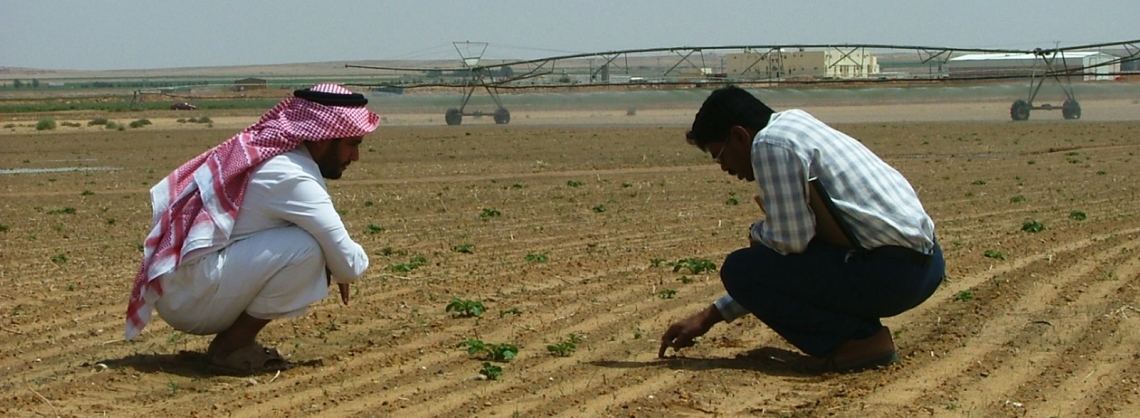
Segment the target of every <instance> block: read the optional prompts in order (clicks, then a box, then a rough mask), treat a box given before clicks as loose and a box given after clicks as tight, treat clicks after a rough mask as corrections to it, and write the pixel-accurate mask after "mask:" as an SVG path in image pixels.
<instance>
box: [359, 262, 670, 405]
mask: <svg viewBox="0 0 1140 418" xmlns="http://www.w3.org/2000/svg"><path fill="white" fill-rule="evenodd" d="M592 285H593V286H604V285H605V282H604V281H599V282H595V283H593V284H592ZM583 292H584V293H587V294H597V293H600V291H598V290H593V291H591V289H586V290H583ZM623 293H625V294H626V295H625V296H621V297H620V299H619V300H622V301H628V300H630V299H634V300H638V299H640V301H639V302H632V303H625V304H622V303H620V302H619V303H617V304H618V305H624V306H626V307H632V308H633V309H634V310H635V311H641V312H646V313H652V312H657V311H656V310H654V309H651V308H640V307H639V306H640V305H652V304H654V303H656V302H655V301H654V300H653V299H651V297H646V295H643V294H641V295H639V293H640V292H639V291H637V290H625V291H624V292H623ZM546 300H550V298H546ZM615 306H616V305H615ZM677 309H684V310H688V309H692V308H688V307H684V306H682V307H679V308H676V309H674V310H677ZM562 310H564V311H571V312H577V311H579V309H578V308H577V307H576V306H563V308H562ZM667 313H673V310H671V311H667ZM532 316H533V315H529V316H527V317H525V318H526V319H530V318H531V317H532ZM607 316H608V315H607V314H603V315H600V316H595V317H591V318H585V317H583V316H579V317H578V321H579V322H580V325H571V324H567V325H562V328H561V331H560V332H558V333H557V335H565V334H566V333H567V331H569V332H575V333H579V334H582V335H589V334H593V333H596V332H595V331H596V330H597V329H601V328H603V327H605V328H606V329H607V332H606V333H610V334H611V335H612V333H611V332H609V331H611V330H612V328H618V327H624V326H628V325H626V324H625V323H623V322H622V318H620V317H618V316H615V317H614V318H612V319H599V318H606V317H607ZM573 317H574V315H573V314H569V315H564V316H562V317H557V318H555V320H551V321H541V322H542V323H543V324H546V326H545V327H539V328H536V327H534V326H533V321H524V323H523V324H522V325H521V326H522V327H527V328H530V329H532V330H533V331H531V332H532V333H534V334H537V335H541V334H544V333H546V334H549V333H550V332H547V331H548V330H549V328H551V327H554V326H558V324H557V323H558V322H559V321H560V320H569V319H570V318H573ZM587 321H593V323H594V324H595V325H591V326H585V327H583V326H582V325H581V323H584V322H587ZM516 325H517V324H516ZM506 331H508V332H514V330H513V329H508V330H506ZM502 333H503V332H497V333H491V334H486V335H483V339H484V340H486V341H496V340H495V339H493V338H496V337H497V336H500V335H502ZM587 344H588V342H587ZM520 345H522V346H523V347H524V349H526V348H525V347H544V346H545V343H537V342H533V341H530V342H528V341H522V342H521V343H520ZM626 349H627V348H626V347H622V346H618V347H615V348H613V349H610V350H608V351H595V350H591V351H590V352H589V354H590V355H604V354H608V353H610V352H616V351H621V350H626ZM453 351H454V350H453ZM533 351H539V352H540V353H541V352H542V351H541V348H537V349H533ZM544 354H545V353H543V354H540V355H538V356H539V357H542V358H549V360H547V361H539V362H538V363H533V362H528V361H526V359H527V356H524V358H522V359H516V360H515V361H512V362H511V363H510V364H508V365H505V366H504V368H505V369H508V370H509V369H512V368H519V369H521V370H522V373H526V374H528V375H546V374H549V373H552V372H555V371H558V370H559V369H560V368H561V367H562V364H563V363H565V359H558V358H551V357H549V356H547V355H544ZM582 354H584V353H583V352H582V351H579V354H576V355H575V357H576V358H577V359H579V360H580V358H581V357H582ZM459 357H460V359H459V360H457V361H453V362H467V361H470V359H469V358H468V356H467V355H466V354H463V355H461V356H459ZM431 364H432V367H431V368H435V367H437V366H439V365H440V363H439V362H432V363H431ZM507 366H509V367H507ZM571 377H573V376H571ZM539 381H542V380H541V379H540V380H539ZM463 383H465V382H462V381H461V382H436V383H435V384H432V385H430V386H429V387H426V388H425V387H424V385H423V384H420V385H418V386H416V387H414V388H409V389H405V390H404V391H402V392H393V393H385V396H383V397H380V398H372V399H369V400H368V401H366V402H363V403H361V402H353V403H352V404H351V405H352V408H360V409H359V410H356V409H352V408H350V410H349V411H347V412H360V411H363V410H367V409H372V408H374V407H376V406H377V405H378V404H381V405H382V404H384V403H388V404H390V405H394V404H397V403H398V401H399V400H400V399H401V398H407V399H410V398H411V396H410V395H412V394H416V395H418V396H425V397H426V398H427V399H430V401H431V402H439V401H441V400H448V401H449V402H444V404H450V403H451V402H450V401H456V400H459V399H461V398H462V397H464V396H467V395H466V394H465V393H464V392H462V391H454V390H448V389H454V386H456V385H460V384H463ZM544 383H545V382H544ZM371 385H372V386H381V385H383V386H393V387H399V386H402V385H400V384H398V382H390V381H376V380H375V379H373V383H372V384H371ZM530 388H531V389H534V386H531V387H530ZM357 389H361V388H357ZM408 390H411V391H412V392H408ZM518 390H521V389H518ZM365 391H367V392H376V391H378V390H365ZM441 391H442V392H444V393H452V392H454V393H455V394H454V395H450V396H448V395H445V396H442V397H440V396H432V394H433V393H438V392H441ZM554 395H555V394H554V393H553V392H549V393H546V394H544V396H549V397H551V398H553V397H554ZM456 404H457V407H462V404H461V403H459V402H456Z"/></svg>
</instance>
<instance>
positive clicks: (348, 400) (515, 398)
mask: <svg viewBox="0 0 1140 418" xmlns="http://www.w3.org/2000/svg"><path fill="white" fill-rule="evenodd" d="M995 106H996V107H999V108H1000V107H1002V106H1007V105H1000V104H999V105H995ZM1088 106H1089V107H1088V108H1095V106H1096V104H1095V103H1090V104H1089V105H1088ZM962 109H966V110H961V111H964V112H968V111H972V110H969V109H971V108H970V107H964V108H962ZM693 111H694V110H692V109H690V110H686V111H678V112H677V114H684V115H686V116H685V118H688V117H691V114H692V113H693ZM866 111H867V110H866V109H862V108H853V109H849V112H851V113H843V112H842V109H834V113H831V114H828V113H827V112H828V111H827V110H826V109H824V110H821V113H824V114H827V115H828V116H827V117H825V119H828V120H837V121H842V122H852V121H853V120H866V119H864V115H865V114H866V113H860V112H866ZM643 113H645V112H643ZM872 113H874V114H882V113H881V112H872ZM1090 114H1095V113H1090ZM842 115H847V116H846V117H844V116H842ZM623 116H624V115H623ZM623 116H613V117H609V118H610V119H615V118H619V117H623ZM943 116H945V115H942V114H939V115H938V116H936V117H937V118H941V117H943ZM998 116H1002V115H997V116H995V117H994V118H993V119H994V120H992V121H985V122H976V123H967V122H961V121H948V122H930V121H923V122H905V121H903V122H900V121H888V122H883V121H874V122H867V123H859V124H849V123H845V124H841V125H840V128H842V129H844V130H846V131H848V132H850V133H852V134H853V135H854V136H856V137H857V138H861V139H862V140H864V142H865V143H866V144H867V145H868V146H869V147H870V148H871V149H872V150H874V151H875V152H876V153H878V154H879V155H881V156H883V157H884V158H885V159H886V160H888V161H889V162H890V163H891V164H893V165H894V166H895V167H897V168H898V169H899V170H900V171H901V172H902V173H903V174H904V175H906V176H907V177H908V179H910V180H911V182H912V184H914V185H915V187H916V189H917V190H918V191H919V194H920V196H921V198H922V199H923V202H924V205H925V206H926V208H927V210H928V211H929V212H930V213H931V215H932V217H933V218H934V220H935V223H936V225H937V230H938V235H939V239H940V241H941V242H942V244H943V247H944V248H945V252H946V257H947V266H948V277H947V280H946V283H945V285H944V286H943V288H942V289H940V290H939V291H938V292H937V293H936V294H935V295H934V297H933V298H932V299H931V300H930V301H928V302H927V303H926V304H924V305H922V306H920V307H919V308H917V309H915V310H913V311H910V312H907V313H905V314H903V315H900V316H898V317H894V318H888V319H886V320H885V321H884V322H885V323H886V324H887V325H888V326H890V327H891V328H892V330H893V331H894V333H895V338H896V342H897V343H898V345H899V346H900V349H901V351H902V354H903V355H904V358H903V362H902V364H901V365H899V366H894V367H891V368H889V369H885V370H877V371H868V372H863V373H858V374H850V375H827V376H807V375H800V374H797V373H795V372H793V371H792V370H791V369H790V368H789V367H788V366H787V364H786V362H787V361H789V360H790V359H792V358H793V357H794V353H793V351H794V350H793V349H792V348H791V347H790V346H788V345H787V344H785V343H784V342H783V341H782V340H780V338H779V337H778V336H776V335H775V334H774V333H772V332H771V331H770V330H768V329H767V328H765V327H764V326H763V325H762V324H760V323H759V322H758V321H756V320H755V319H754V318H748V319H744V320H741V321H738V322H736V323H733V324H731V325H723V324H722V325H719V326H717V327H716V328H714V329H713V331H712V332H710V334H709V335H708V336H707V337H706V338H705V339H704V340H703V341H702V342H701V343H700V344H699V345H698V346H697V347H694V348H692V349H688V350H684V351H682V354H683V356H684V357H683V358H678V359H674V360H668V361H661V360H658V359H656V350H657V345H658V342H657V341H658V338H659V336H660V333H661V332H662V331H663V330H664V328H665V327H666V326H667V325H668V324H669V323H671V322H672V321H674V320H677V319H680V318H682V317H684V316H685V315H688V314H690V313H692V312H694V311H696V310H698V309H701V308H703V307H704V306H707V304H708V303H709V302H711V301H712V300H713V299H714V298H715V297H717V296H719V295H720V294H721V292H722V288H721V286H720V284H719V280H718V278H717V276H716V274H715V273H702V274H691V273H688V272H684V271H682V272H674V271H673V269H672V268H670V267H668V263H669V262H675V261H677V260H680V259H684V258H691V257H692V258H708V259H710V260H712V261H714V262H716V263H717V264H718V265H719V264H720V259H721V258H722V257H723V256H724V255H725V254H727V253H728V252H729V251H731V250H733V249H735V248H736V247H738V246H740V245H743V244H744V243H745V238H744V237H745V233H746V230H747V227H748V225H749V224H750V223H751V222H753V221H754V220H755V218H756V216H757V215H758V214H757V211H756V210H755V209H754V207H753V206H751V205H750V204H748V202H750V201H751V196H752V195H753V194H754V193H755V191H754V190H753V188H752V187H753V186H751V185H750V184H746V183H742V182H737V181H735V180H733V179H730V178H728V176H726V175H724V174H722V173H721V172H719V170H718V169H717V168H716V167H715V166H714V165H713V164H711V163H710V162H709V161H708V156H707V155H704V154H701V153H700V152H699V151H698V150H696V149H694V148H692V147H690V146H688V145H686V144H685V143H684V140H683V132H684V128H683V127H681V125H682V124H683V123H687V122H688V120H681V121H679V122H677V121H675V122H676V123H670V124H663V123H657V122H649V123H642V124H634V125H628V124H627V126H594V125H606V124H607V123H609V122H606V121H608V120H610V119H606V118H603V117H598V118H597V120H593V121H591V120H588V119H589V117H588V116H587V117H584V119H585V123H589V124H590V125H591V126H574V125H573V124H568V123H562V122H557V123H556V124H555V125H543V124H541V123H539V122H538V121H537V120H538V119H539V117H538V116H535V118H534V123H531V124H527V123H526V122H525V121H526V119H523V118H522V116H521V114H520V115H516V118H520V119H518V120H519V122H521V124H519V125H517V126H516V125H508V126H493V125H486V124H481V125H478V124H477V125H464V126H462V127H450V128H448V127H428V126H387V127H383V128H382V129H381V130H379V131H377V133H375V134H374V135H372V136H371V137H369V139H368V140H367V142H366V143H365V146H364V148H365V149H367V152H365V153H364V155H363V156H362V159H361V161H360V162H359V163H357V164H353V166H352V167H351V168H350V169H349V171H348V172H346V175H345V179H344V180H341V181H336V182H332V183H330V191H331V192H332V194H333V196H334V200H335V201H336V204H337V206H338V208H341V209H342V210H343V216H344V218H345V220H346V223H347V224H348V227H349V230H350V232H351V233H353V234H354V236H355V237H356V238H357V240H358V241H360V242H361V243H362V244H363V245H364V246H365V247H366V248H367V249H368V250H369V252H370V254H371V257H372V268H371V269H370V271H369V273H367V274H366V276H365V278H364V279H363V280H362V281H361V282H360V283H359V284H358V285H357V286H356V287H355V289H356V290H355V292H356V293H354V296H353V301H352V302H351V304H350V305H349V306H347V307H345V306H341V305H339V303H338V302H337V300H336V299H335V298H332V297H330V298H328V299H326V300H325V301H323V302H322V303H320V304H318V305H316V306H314V307H313V308H312V309H311V310H310V313H309V314H308V315H307V316H306V317H304V318H301V319H297V320H290V321H280V322H275V323H273V324H270V326H269V327H267V328H266V331H265V332H264V333H263V334H262V335H263V337H264V340H265V341H266V342H267V343H269V344H273V345H276V346H278V347H279V348H281V349H282V351H284V352H286V353H288V354H289V355H290V356H291V358H292V359H294V360H296V361H299V362H301V363H302V366H301V367H299V368H296V369H293V370H290V371H286V372H283V373H281V374H280V375H276V376H274V375H266V376H257V377H255V378H253V379H248V378H235V377H224V376H212V375H210V374H208V373H206V372H204V370H203V369H202V367H200V361H201V359H200V357H199V355H198V354H197V353H199V352H201V351H202V350H203V349H204V348H205V346H206V344H207V343H208V341H209V339H208V337H200V336H191V335H184V334H181V333H178V332H174V331H172V330H171V329H170V328H169V327H168V326H167V325H166V324H164V323H163V322H162V321H161V320H156V321H155V322H154V323H153V324H152V325H151V326H150V327H148V328H147V329H146V331H145V332H144V334H143V335H141V336H140V337H139V338H138V339H137V340H136V341H135V342H131V343H125V342H123V341H122V332H123V328H122V322H123V311H124V309H125V301H126V298H127V295H128V293H129V291H130V281H131V278H132V277H133V273H134V271H135V269H136V268H137V263H138V261H139V258H140V257H141V253H140V252H139V250H138V248H137V245H138V243H139V242H140V241H141V240H142V238H143V237H144V235H145V233H146V231H147V228H148V226H149V221H150V207H149V203H148V201H147V198H146V191H147V189H148V188H149V187H150V185H152V184H153V183H155V182H156V181H157V180H158V179H159V178H160V177H161V176H163V175H165V174H166V173H167V172H169V170H171V169H172V168H174V167H175V166H177V165H178V164H179V163H181V162H183V161H185V160H186V159H188V158H190V157H192V156H194V155H196V154H197V153H199V152H201V151H203V150H205V149H207V148H209V147H210V146H212V145H214V144H216V143H218V142H219V141H221V140H222V139H224V138H226V137H228V136H229V135H232V134H233V133H234V132H235V131H236V129H237V128H240V127H241V126H243V124H248V123H249V122H250V121H249V120H244V119H240V118H238V119H237V120H234V121H228V120H221V121H218V122H216V126H215V127H214V128H213V129H211V128H206V127H204V126H201V125H199V126H189V127H188V126H185V125H180V124H176V123H174V122H173V121H170V120H160V119H159V118H155V125H154V126H152V127H147V128H142V129H137V130H134V129H131V130H127V131H121V132H120V131H102V130H98V129H92V128H87V127H84V128H77V129H75V128H61V129H58V130H57V131H56V132H50V133H47V132H40V133H35V132H24V131H19V132H10V131H8V130H5V131H4V133H0V143H3V145H4V151H3V152H0V168H2V169H15V168H50V167H113V168H114V169H113V170H108V171H65V172H49V173H39V174H0V197H2V202H3V204H2V205H0V225H3V227H2V228H0V229H2V230H3V232H0V286H3V287H4V288H5V289H8V290H7V291H5V292H3V293H0V327H2V330H0V335H3V336H4V337H5V338H3V340H2V342H0V376H3V378H0V415H3V416H13V417H24V416H56V415H59V416H93V415H104V414H105V415H107V416H132V415H133V416H237V417H261V416H307V415H321V416H475V415H480V416H548V415H552V416H638V417H641V416H670V417H671V416H804V417H816V416H844V417H848V416H850V417H880V416H885V417H909V416H974V417H1000V416H1013V417H1021V416H1031V417H1050V416H1058V417H1072V416H1116V417H1134V416H1140V405H1138V403H1140V377H1138V376H1140V373H1138V372H1140V356H1138V354H1137V352H1138V351H1137V347H1140V333H1138V332H1137V329H1138V326H1140V311H1138V310H1137V309H1138V308H1137V307H1136V306H1137V303H1136V300H1137V297H1138V296H1140V295H1138V293H1140V290H1138V289H1137V283H1138V282H1140V240H1137V237H1138V236H1140V216H1138V212H1140V202H1138V201H1137V195H1136V193H1137V186H1136V182H1135V179H1136V178H1137V175H1138V174H1140V169H1137V168H1136V167H1137V166H1140V164H1137V161H1134V159H1135V158H1136V157H1135V156H1134V154H1135V153H1137V152H1140V122H1136V121H1099V122H1098V121H1089V120H1084V121H1062V120H1060V116H1059V115H1057V116H1056V118H1055V119H1053V118H1047V117H1041V118H1036V119H1035V120H1031V121H1029V122H1026V123H1012V122H1007V121H1005V120H1002V119H1001V118H999V117H998ZM399 117H400V116H399V115H391V116H390V118H392V119H398V118H399ZM637 117H638V118H648V117H651V113H646V114H639V115H638V116H637ZM409 118H411V117H410V116H409ZM603 119H604V120H603ZM904 119H905V118H904ZM960 119H969V116H967V117H964V118H960ZM1120 119H1127V118H1126V117H1122V118H1120ZM624 120H628V118H627V119H624ZM900 120H902V119H900ZM937 120H943V119H937ZM955 120H957V119H955ZM987 120H988V119H987ZM395 121H396V120H394V122H395ZM81 122H82V121H81ZM580 122H581V121H580ZM512 123H513V122H512ZM408 124H409V125H412V124H414V123H412V122H408ZM393 125H400V123H393ZM734 201H735V202H737V203H739V204H734ZM69 208H70V209H73V211H72V210H68V209H69ZM491 210H494V211H497V212H498V213H500V215H499V216H490V215H489V214H490V213H492V212H493V211H491ZM71 212H73V213H71ZM1076 212H1081V213H1083V214H1084V215H1085V219H1083V220H1078V219H1079V218H1081V216H1079V214H1078V213H1076ZM484 214H488V216H483V215H484ZM1026 221H1037V222H1040V223H1041V224H1043V225H1044V226H1045V229H1044V230H1043V231H1041V232H1037V233H1029V232H1024V231H1022V226H1023V223H1025V222H1026ZM370 225H372V226H375V227H379V228H383V231H378V228H370V227H369V226H370ZM370 232H372V233H370ZM464 244H472V247H471V253H464V252H458V251H456V247H460V246H463V245H464ZM539 254H543V255H546V258H547V261H544V262H542V261H528V257H527V256H528V255H533V256H532V257H530V258H531V259H532V260H533V259H536V258H541V257H537V256H538V255H539ZM416 256H423V257H424V258H426V260H427V263H426V264H424V265H422V266H420V267H418V268H416V269H414V270H411V271H407V272H404V271H398V270H400V269H399V267H400V265H401V264H405V265H406V264H409V262H410V261H411V260H412V259H413V257H416ZM655 263H656V264H658V265H656V266H654V264H655ZM682 277H684V278H685V279H683V280H682ZM667 290H673V291H675V295H674V296H673V297H668V298H667V297H665V296H668V292H665V291H667ZM455 297H458V298H463V299H474V300H480V301H482V302H483V303H484V304H485V305H486V307H487V311H486V312H485V313H484V314H483V315H482V316H481V317H479V318H460V317H453V316H452V315H450V314H449V313H448V312H445V306H446V305H447V304H448V303H449V301H451V300H452V298H455ZM569 334H575V335H578V336H581V337H582V338H583V341H582V342H580V343H578V344H577V351H576V352H574V353H572V354H571V355H569V356H568V357H557V356H554V355H552V354H551V353H550V352H548V350H547V348H546V347H547V345H550V344H555V343H558V342H560V341H562V340H564V339H565V338H566V337H567V335H569ZM469 338H479V339H481V340H483V341H486V342H489V343H512V344H516V345H518V346H519V347H520V350H519V353H518V357H517V358H515V359H514V360H512V361H510V362H505V363H497V365H499V366H501V367H502V376H501V377H500V378H499V379H498V380H494V381H490V380H480V379H478V378H477V377H478V374H479V373H478V372H479V370H480V369H481V368H482V365H483V363H484V361H485V360H484V359H483V358H482V356H481V355H474V356H473V355H468V354H467V352H466V351H465V350H464V349H463V348H460V347H457V345H458V344H460V343H461V342H463V341H465V340H467V339H469Z"/></svg>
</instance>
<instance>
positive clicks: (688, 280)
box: [677, 276, 693, 284]
mask: <svg viewBox="0 0 1140 418" xmlns="http://www.w3.org/2000/svg"><path fill="white" fill-rule="evenodd" d="M677 281H679V282H681V283H682V284H689V283H692V282H693V278H692V277H689V276H681V277H678V278H677Z"/></svg>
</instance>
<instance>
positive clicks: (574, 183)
mask: <svg viewBox="0 0 1140 418" xmlns="http://www.w3.org/2000/svg"><path fill="white" fill-rule="evenodd" d="M583 184H585V183H582V182H580V181H578V180H570V181H568V182H566V185H567V186H570V187H578V186H581V185H583Z"/></svg>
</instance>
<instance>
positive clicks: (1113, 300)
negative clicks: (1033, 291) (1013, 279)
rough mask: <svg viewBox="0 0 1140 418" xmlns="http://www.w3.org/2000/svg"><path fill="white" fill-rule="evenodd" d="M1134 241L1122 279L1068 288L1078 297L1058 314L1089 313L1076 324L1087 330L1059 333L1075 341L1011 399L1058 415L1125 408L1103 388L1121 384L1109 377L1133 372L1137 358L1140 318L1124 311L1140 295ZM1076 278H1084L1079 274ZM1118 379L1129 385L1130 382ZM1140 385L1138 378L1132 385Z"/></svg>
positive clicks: (1138, 258)
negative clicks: (1130, 315) (1084, 319)
mask: <svg viewBox="0 0 1140 418" xmlns="http://www.w3.org/2000/svg"><path fill="white" fill-rule="evenodd" d="M1134 247H1135V246H1132V247H1128V248H1126V250H1127V251H1121V254H1120V256H1121V257H1122V258H1123V257H1128V259H1127V260H1126V262H1125V263H1123V265H1122V266H1120V267H1119V268H1118V269H1116V270H1115V271H1116V272H1118V273H1119V276H1120V277H1121V279H1119V280H1106V279H1101V278H1096V277H1093V278H1088V279H1089V281H1088V282H1086V283H1088V285H1087V287H1090V288H1093V289H1091V291H1090V290H1086V289H1084V288H1082V287H1081V286H1074V287H1075V288H1076V289H1073V290H1070V291H1069V292H1067V293H1068V294H1073V293H1079V298H1078V299H1077V300H1074V301H1073V304H1074V305H1075V306H1059V307H1058V308H1061V309H1059V310H1060V311H1061V312H1059V313H1058V316H1062V315H1065V314H1068V315H1084V316H1088V317H1089V318H1090V319H1091V321H1089V323H1088V324H1079V325H1076V326H1075V327H1076V328H1079V329H1082V330H1084V332H1082V333H1080V334H1079V335H1077V336H1072V335H1069V336H1061V337H1059V339H1062V340H1071V341H1074V344H1073V345H1069V346H1068V347H1066V348H1064V349H1063V350H1061V351H1059V352H1058V353H1057V355H1056V356H1054V359H1053V360H1054V361H1053V362H1052V363H1051V364H1047V365H1042V366H1041V367H1040V372H1039V374H1038V376H1037V378H1036V379H1035V380H1033V381H1030V382H1027V383H1026V384H1025V385H1022V386H1021V387H1019V388H1018V390H1017V391H1016V392H1015V393H1013V394H1012V395H1011V396H1010V398H1011V399H1018V400H1024V401H1023V404H1024V407H1025V408H1026V410H1033V411H1040V412H1042V413H1047V412H1048V413H1054V414H1055V415H1058V416H1094V415H1097V416H1099V415H1101V414H1103V413H1104V412H1107V411H1113V410H1117V411H1119V410H1120V408H1119V407H1121V406H1123V405H1117V404H1114V402H1112V401H1108V400H1107V399H1105V398H1106V396H1105V393H1103V392H1105V391H1108V390H1112V389H1114V388H1116V386H1117V385H1115V384H1112V383H1116V382H1105V381H1104V379H1105V378H1112V376H1128V375H1129V373H1128V372H1129V369H1128V366H1129V364H1131V363H1134V362H1135V360H1136V359H1137V356H1136V353H1135V350H1136V347H1138V346H1140V333H1137V332H1134V330H1135V328H1136V326H1137V324H1138V323H1140V321H1138V320H1137V318H1136V317H1132V318H1129V317H1128V315H1127V314H1126V313H1125V312H1126V311H1127V310H1128V308H1126V307H1128V306H1131V305H1129V303H1131V302H1133V301H1135V300H1137V296H1138V295H1140V289H1138V288H1137V286H1136V284H1137V282H1140V255H1138V254H1137V252H1135V251H1134V250H1135V248H1134ZM1075 282H1076V283H1074V284H1077V283H1081V281H1080V280H1077V281H1075ZM1097 288H1101V289H1097ZM1063 299H1065V300H1068V297H1064V298H1063ZM1133 309H1134V308H1133ZM1133 312H1134V313H1136V312H1135V311H1133ZM1070 326H1071V327H1072V325H1070ZM1131 370H1137V369H1131ZM1106 383H1109V384H1107V385H1106ZM1119 383H1124V386H1128V384H1127V382H1119ZM1137 388H1140V386H1138V385H1136V384H1135V382H1133V384H1132V385H1131V389H1133V390H1137ZM1134 395H1135V393H1134ZM1107 398H1109V399H1113V398H1115V399H1121V398H1122V397H1107ZM1123 398H1124V399H1126V397H1123ZM1031 402H1032V403H1031ZM1117 402H1124V401H1117Z"/></svg>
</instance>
